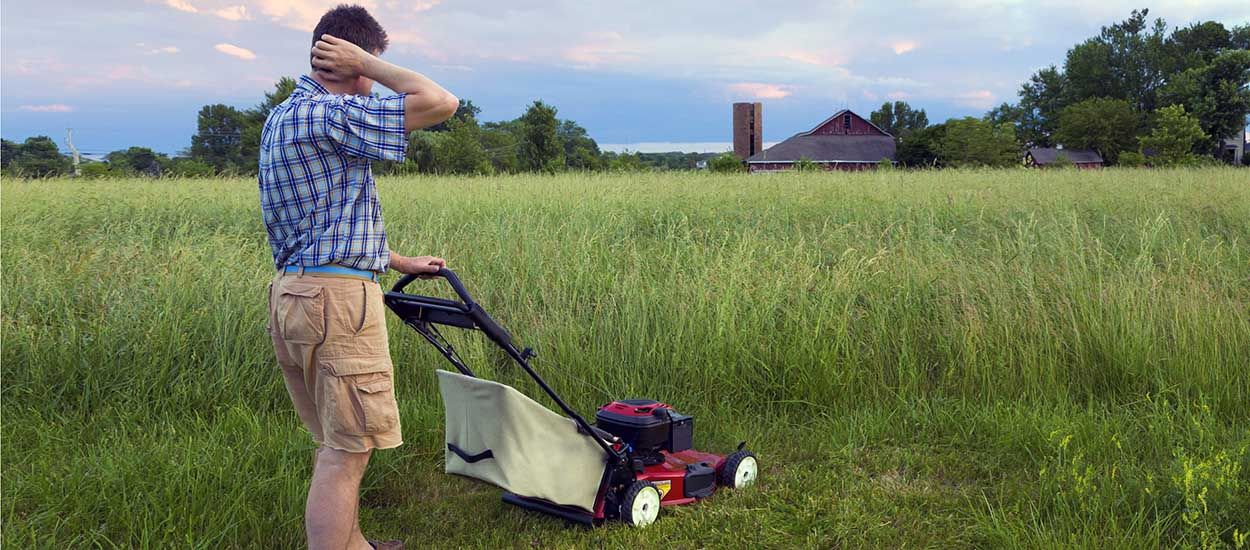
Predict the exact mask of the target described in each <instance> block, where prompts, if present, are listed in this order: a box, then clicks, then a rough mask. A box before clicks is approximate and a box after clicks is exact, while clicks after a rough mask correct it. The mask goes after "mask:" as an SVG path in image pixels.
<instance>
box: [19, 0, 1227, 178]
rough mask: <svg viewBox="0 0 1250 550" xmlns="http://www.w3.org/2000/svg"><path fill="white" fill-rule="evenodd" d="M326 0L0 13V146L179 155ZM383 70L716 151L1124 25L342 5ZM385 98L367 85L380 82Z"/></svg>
mask: <svg viewBox="0 0 1250 550" xmlns="http://www.w3.org/2000/svg"><path fill="white" fill-rule="evenodd" d="M340 2H341V0H328V1H319V0H255V1H244V0H132V1H105V0H97V1H92V2H81V1H78V2H70V1H65V0H39V1H20V2H19V1H8V0H6V1H5V2H4V3H3V4H0V135H3V137H4V138H6V139H11V140H22V139H25V138H26V137H28V136H31V135H49V136H52V137H53V138H54V139H56V140H57V142H58V143H59V144H60V145H61V146H62V149H64V139H65V133H66V129H67V128H73V130H74V142H75V144H76V145H77V147H78V149H79V150H81V151H84V152H87V153H97V154H100V153H107V152H108V151H112V150H116V149H121V148H124V147H127V146H131V145H138V146H145V147H151V148H153V149H155V150H157V151H161V152H165V153H170V154H173V153H177V152H178V151H180V150H182V149H185V148H187V147H188V146H189V145H190V137H191V135H192V134H193V133H194V132H195V122H196V113H197V112H198V110H199V108H200V107H201V106H203V105H205V104H210V103H226V104H229V105H234V106H238V107H250V106H252V105H255V104H257V103H259V102H260V100H261V98H262V95H263V93H264V92H266V91H268V90H270V89H272V86H273V83H274V82H275V81H276V80H277V79H278V78H279V77H281V76H297V75H299V74H304V73H306V72H307V70H308V65H307V60H308V51H309V48H310V39H311V32H312V29H313V27H314V26H315V25H316V22H317V20H318V19H319V18H320V16H321V14H322V13H324V12H325V10H326V9H328V8H329V7H331V6H333V5H335V4H338V3H340ZM355 3H358V4H361V5H363V6H365V7H367V8H369V10H370V11H371V12H372V13H373V14H374V15H375V17H377V19H378V20H379V21H380V22H381V23H382V25H383V26H384V27H385V28H386V29H387V32H388V34H389V35H390V39H391V47H390V49H389V50H388V51H387V52H386V53H385V54H384V55H383V58H384V59H387V60H389V61H391V62H393V63H396V64H399V65H403V66H406V67H410V68H413V69H415V70H418V71H420V72H422V73H424V74H426V75H427V76H430V77H431V78H433V79H435V80H436V81H438V82H439V83H441V84H443V85H444V87H446V88H447V89H449V90H450V91H452V93H454V94H456V95H457V96H459V97H461V98H467V99H472V100H473V102H474V104H475V105H477V106H479V107H481V109H482V113H481V115H480V118H481V119H482V120H504V119H511V118H514V117H516V116H518V115H520V114H521V113H522V112H523V111H524V110H525V107H526V106H527V105H529V104H530V103H531V102H533V101H534V100H536V99H542V100H543V101H545V102H547V103H549V104H553V105H555V106H556V107H557V108H558V109H559V116H560V117H561V118H567V119H572V120H575V121H577V122H578V123H580V124H581V125H582V126H584V127H585V128H586V129H587V130H588V131H589V132H590V135H591V137H593V138H595V139H596V140H597V141H598V142H599V143H600V144H603V145H604V146H605V148H607V149H610V150H621V149H624V148H627V149H631V150H641V151H658V150H690V151H695V150H698V151H717V150H725V149H728V143H729V142H730V140H731V136H730V121H731V111H730V109H731V107H730V105H731V103H733V102H735V101H760V102H762V103H763V104H764V108H763V131H764V140H765V141H766V142H776V141H780V140H783V139H785V138H786V137H789V136H790V135H793V134H795V133H797V132H801V131H805V130H808V129H810V128H811V127H812V126H814V125H816V124H817V123H819V122H820V121H822V120H824V119H825V118H826V117H828V116H829V115H831V114H833V113H834V112H836V111H838V110H840V109H842V108H850V109H852V110H854V111H856V112H859V113H860V114H862V115H864V116H867V115H868V113H869V112H871V111H872V110H874V109H875V108H877V107H879V106H880V105H881V103H882V102H884V101H887V100H905V101H907V102H908V103H910V104H911V105H912V106H913V107H917V108H923V109H925V110H926V111H927V112H928V114H929V119H930V121H932V122H940V121H942V120H946V119H947V118H950V117H962V116H969V115H972V116H980V115H982V114H983V113H984V112H985V111H986V110H987V109H989V108H991V107H993V106H994V105H997V104H999V103H1001V102H1003V101H1014V100H1015V96H1016V90H1018V89H1019V86H1020V84H1021V82H1023V81H1024V80H1025V79H1027V78H1028V77H1029V75H1031V74H1032V73H1033V72H1034V71H1036V70H1037V69H1039V68H1042V67H1045V66H1047V65H1050V64H1058V63H1061V62H1062V59H1063V56H1064V53H1065V52H1066V51H1067V49H1068V48H1070V47H1071V46H1073V45H1074V44H1076V43H1078V42H1080V41H1081V40H1084V39H1085V38H1088V37H1090V36H1093V35H1095V34H1097V33H1098V30H1099V28H1100V27H1101V26H1103V25H1107V24H1110V23H1113V22H1116V21H1119V20H1122V19H1124V18H1126V17H1127V16H1128V15H1129V13H1130V12H1131V11H1132V9H1133V8H1134V7H1139V6H1138V4H1137V3H1134V2H1123V1H1120V0H1106V1H1101V2H1089V1H1088V0H1056V1H1047V2H1036V1H1016V0H998V1H991V0H962V1H954V0H917V1H912V2H895V1H886V0H878V1H871V2H864V1H857V0H823V1H811V2H808V1H792V2H786V3H782V2H765V1H745V0H676V1H671V2H653V1H631V0H608V1H594V0H479V1H471V2H470V1H460V0H408V1H398V0H358V1H357V2H355ZM1150 16H1151V17H1152V18H1153V17H1162V18H1164V19H1165V20H1166V21H1167V22H1168V23H1169V25H1170V26H1173V27H1175V26H1184V25H1187V24H1188V23H1190V22H1194V21H1204V20H1216V21H1220V22H1222V23H1224V24H1225V25H1227V26H1232V25H1238V24H1244V23H1247V22H1250V2H1246V1H1245V0H1201V1H1199V0H1159V1H1157V2H1154V6H1153V7H1151V10H1150ZM379 91H383V90H379Z"/></svg>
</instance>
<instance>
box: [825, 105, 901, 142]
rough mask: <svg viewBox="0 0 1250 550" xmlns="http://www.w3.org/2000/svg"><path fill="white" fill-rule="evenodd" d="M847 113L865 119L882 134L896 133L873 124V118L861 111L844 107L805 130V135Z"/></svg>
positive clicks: (892, 135)
mask: <svg viewBox="0 0 1250 550" xmlns="http://www.w3.org/2000/svg"><path fill="white" fill-rule="evenodd" d="M847 113H850V115H851V116H853V117H855V118H858V119H860V120H862V121H864V122H867V123H868V125H869V126H871V127H872V128H873V129H874V130H876V131H878V132H881V135H883V136H890V137H894V134H891V133H889V132H887V131H885V130H882V129H881V127H880V126H877V125H876V124H873V122H872V121H871V120H868V119H866V118H864V117H862V116H859V113H856V112H855V111H852V110H850V109H842V110H841V111H838V112H836V113H833V115H832V116H830V117H829V118H826V119H824V120H822V121H820V124H817V125H816V126H815V127H814V128H812V129H811V130H808V131H806V132H803V135H805V134H814V133H816V131H817V130H819V129H820V128H821V127H822V126H824V125H826V124H829V123H830V122H833V121H835V120H837V119H839V118H842V115H845V114H847Z"/></svg>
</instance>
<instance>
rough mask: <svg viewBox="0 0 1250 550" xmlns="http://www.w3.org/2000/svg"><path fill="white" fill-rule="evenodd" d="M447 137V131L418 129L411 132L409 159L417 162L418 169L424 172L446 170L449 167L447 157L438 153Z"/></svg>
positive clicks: (409, 137) (435, 172) (409, 136)
mask: <svg viewBox="0 0 1250 550" xmlns="http://www.w3.org/2000/svg"><path fill="white" fill-rule="evenodd" d="M445 138H446V132H430V131H428V130H417V131H415V132H413V133H411V134H409V135H408V154H407V160H409V161H412V162H415V163H417V169H418V170H420V171H421V173H423V174H438V173H442V172H446V171H447V170H448V167H447V166H446V164H444V163H445V162H446V160H447V158H446V157H444V156H442V155H439V154H438V150H439V149H440V146H441V143H442V141H443V139H445Z"/></svg>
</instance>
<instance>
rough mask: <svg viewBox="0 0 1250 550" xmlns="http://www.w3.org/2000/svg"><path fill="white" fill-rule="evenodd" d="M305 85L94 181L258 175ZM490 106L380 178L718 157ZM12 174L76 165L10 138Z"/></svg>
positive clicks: (227, 112)
mask: <svg viewBox="0 0 1250 550" xmlns="http://www.w3.org/2000/svg"><path fill="white" fill-rule="evenodd" d="M295 86H296V81H295V80H294V79H292V78H288V77H284V78H282V79H280V80H279V81H278V82H277V83H276V84H275V85H274V89H273V90H272V91H270V92H267V93H266V94H265V97H264V99H263V101H261V102H260V103H259V104H258V105H256V106H255V107H252V108H249V109H238V108H235V107H232V106H230V105H224V104H213V105H205V106H203V107H202V108H201V109H200V111H199V113H198V115H197V116H196V133H195V135H193V136H192V137H191V145H190V147H188V148H187V149H185V150H184V151H183V153H182V154H181V155H179V156H176V157H172V158H171V157H169V156H168V155H164V154H161V153H157V152H155V151H153V150H151V149H148V148H146V147H130V148H128V149H124V150H119V151H114V152H112V153H109V154H108V155H107V156H106V157H105V159H104V162H87V163H83V164H81V166H80V172H81V175H83V176H84V177H134V176H162V175H166V176H176V177H199V176H213V175H226V176H248V175H255V174H256V172H257V170H258V158H257V155H258V152H259V148H260V136H261V131H262V129H263V128H264V124H265V119H266V118H267V117H268V116H269V113H270V112H271V111H272V110H273V108H274V107H276V106H278V105H279V104H281V103H282V102H283V101H285V100H286V99H287V98H288V97H289V96H290V95H291V93H293V92H294V91H295ZM480 113H481V109H480V108H478V107H477V106H476V105H474V104H473V101H472V100H461V101H460V106H459V108H458V109H457V110H456V113H455V115H453V116H452V118H451V119H449V120H447V121H446V122H443V123H441V124H438V125H437V126H433V127H431V128H427V129H425V130H420V131H416V132H413V133H411V134H409V136H408V151H407V155H406V157H407V158H406V159H405V160H404V161H403V162H389V161H388V162H377V163H375V164H374V170H375V172H376V173H380V174H417V173H420V174H479V175H486V174H498V173H520V172H548V173H550V172H562V171H566V170H604V171H607V170H610V171H638V170H651V169H693V168H694V167H695V165H696V163H698V162H699V161H701V160H706V159H707V158H708V157H710V156H711V155H706V154H697V153H651V154H647V153H613V152H605V151H602V150H600V148H599V144H598V143H597V142H595V140H594V139H593V138H591V137H590V135H589V134H588V133H587V131H586V129H585V128H583V127H582V126H581V125H579V124H577V123H576V122H574V121H572V120H565V119H560V118H558V117H557V109H556V108H555V107H554V106H552V105H549V104H547V103H544V102H543V101H541V100H539V101H535V102H533V103H532V104H530V105H529V107H528V108H527V109H526V110H525V113H524V114H522V115H521V116H520V117H518V118H516V119H513V120H505V121H495V122H479V120H478V115H479V114H480ZM3 147H4V150H3V155H2V158H3V163H4V165H3V169H4V170H5V171H6V173H9V174H20V175H25V176H33V177H47V176H57V175H65V174H69V173H70V172H71V166H70V161H69V159H67V158H66V157H65V156H64V155H62V154H61V153H60V151H59V150H58V148H57V145H56V143H55V142H54V141H52V139H50V138H48V137H46V136H36V137H32V138H30V139H27V140H26V141H25V142H24V143H14V142H11V141H8V140H4V142H3Z"/></svg>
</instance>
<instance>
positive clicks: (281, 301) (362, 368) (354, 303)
mask: <svg viewBox="0 0 1250 550" xmlns="http://www.w3.org/2000/svg"><path fill="white" fill-rule="evenodd" d="M386 46H387V38H386V31H384V30H382V27H381V26H380V25H379V24H378V22H377V21H376V20H374V18H373V17H372V16H371V15H369V13H368V12H367V11H365V9H364V8H361V7H358V6H339V7H337V8H334V9H332V10H330V11H329V12H327V13H326V14H325V16H323V17H322V18H321V22H320V23H318V24H317V28H316V30H315V31H314V32H313V49H312V58H311V61H312V71H311V74H310V75H307V76H302V77H300V80H299V83H298V85H297V87H296V89H295V92H294V93H292V94H291V97H290V98H289V99H287V100H286V101H285V102H283V103H282V104H281V105H279V106H277V107H276V108H274V110H273V111H272V113H270V115H269V118H268V120H266V121H265V127H264V130H263V133H262V134H261V144H260V203H261V210H262V211H263V214H264V220H265V227H266V229H267V230H268V233H269V244H270V247H271V248H272V249H273V259H274V265H275V267H277V270H278V273H277V274H276V275H275V276H274V278H273V281H272V282H271V283H270V288H269V324H270V329H269V330H270V335H271V336H272V338H273V345H274V351H275V352H276V354H277V356H278V364H279V365H280V366H281V368H282V376H283V379H284V380H285V383H286V388H287V391H288V393H290V395H291V401H292V403H294V405H295V410H296V412H297V413H298V414H299V417H300V419H301V420H302V421H303V422H304V425H305V426H307V427H308V430H309V431H310V432H311V433H312V436H313V439H314V440H315V441H316V442H317V444H318V448H317V452H316V454H315V459H314V465H313V477H312V483H311V485H310V487H309V489H308V501H307V506H306V508H305V512H304V513H305V526H306V534H307V537H308V546H309V547H310V548H312V549H314V550H317V549H322V548H332V549H334V550H342V549H345V548H346V549H352V550H356V549H366V548H402V547H403V545H402V543H400V542H399V541H389V542H383V543H378V542H373V541H367V540H366V539H365V538H364V537H363V536H362V535H361V532H360V524H359V506H360V501H359V492H360V480H361V478H362V477H363V476H364V472H365V466H366V465H367V464H368V463H369V455H370V453H371V452H372V451H373V450H374V449H389V448H393V447H397V446H399V445H400V444H401V443H402V439H401V436H400V427H399V409H398V406H397V404H396V402H395V394H394V390H393V387H392V380H391V376H392V365H391V358H390V349H389V347H388V345H387V337H386V322H385V321H386V319H385V315H384V312H383V309H382V308H383V304H382V290H381V288H380V287H379V286H378V283H377V281H378V275H379V274H381V273H383V272H384V271H386V269H387V268H388V267H389V268H391V269H394V270H396V271H399V272H400V273H409V274H422V273H432V272H435V271H438V269H439V268H440V267H442V266H443V265H444V261H443V260H442V259H440V258H436V257H433V256H418V257H406V256H401V255H399V254H396V253H395V252H393V251H391V250H390V249H389V248H388V247H387V243H386V232H385V231H384V230H383V228H382V211H381V207H380V205H379V204H378V195H377V189H376V188H375V186H374V181H373V175H372V173H371V172H370V161H373V160H395V161H399V160H403V159H404V152H405V149H406V148H407V143H408V138H407V135H408V132H411V131H413V130H417V129H420V128H425V127H428V126H433V125H435V124H438V123H440V122H442V121H444V120H447V119H448V118H450V117H451V116H452V115H453V114H454V113H455V111H456V107H457V106H458V104H459V100H458V99H456V97H455V96H453V95H451V94H450V93H448V92H447V90H444V89H443V88H442V87H440V86H439V85H438V84H435V83H434V82H433V81H431V80H430V79H428V78H426V77H424V76H422V75H420V74H418V73H416V72H413V71H410V70H408V69H404V68H401V67H397V66H395V65H392V64H390V63H387V62H385V61H382V60H381V59H378V57H377V56H378V55H381V53H382V52H383V50H385V49H386ZM375 81H376V82H380V83H382V84H383V85H385V86H386V87H387V88H390V89H391V90H394V91H395V92H397V95H394V96H390V97H383V98H376V97H372V96H371V95H370V94H371V92H372V88H373V83H374V82H375Z"/></svg>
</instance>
